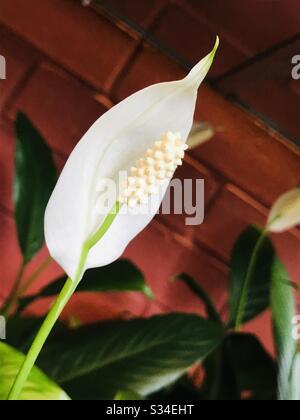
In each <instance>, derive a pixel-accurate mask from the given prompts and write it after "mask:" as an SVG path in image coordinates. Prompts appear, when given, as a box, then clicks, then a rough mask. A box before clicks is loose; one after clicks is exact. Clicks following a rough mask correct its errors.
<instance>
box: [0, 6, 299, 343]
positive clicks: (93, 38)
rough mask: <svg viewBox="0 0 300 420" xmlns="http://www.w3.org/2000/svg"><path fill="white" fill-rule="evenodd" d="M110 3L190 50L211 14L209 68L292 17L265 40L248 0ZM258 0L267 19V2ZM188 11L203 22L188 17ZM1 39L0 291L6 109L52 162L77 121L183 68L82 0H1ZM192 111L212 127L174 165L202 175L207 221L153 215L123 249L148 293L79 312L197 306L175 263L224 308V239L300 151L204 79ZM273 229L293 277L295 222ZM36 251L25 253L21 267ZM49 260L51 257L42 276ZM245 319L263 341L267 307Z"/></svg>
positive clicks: (78, 131) (291, 179)
mask: <svg viewBox="0 0 300 420" xmlns="http://www.w3.org/2000/svg"><path fill="white" fill-rule="evenodd" d="M110 3H111V4H112V5H114V6H116V7H118V8H119V9H120V10H122V12H123V13H126V14H129V15H130V16H132V17H133V18H134V19H138V20H139V22H140V23H141V24H142V25H145V26H148V25H151V28H152V30H153V32H154V33H155V34H156V35H157V36H159V37H160V38H161V39H164V40H165V42H166V43H168V44H171V45H173V47H174V48H176V49H177V50H178V51H180V52H181V53H182V54H184V55H185V56H186V57H187V58H188V59H189V60H190V61H191V62H193V61H195V60H196V59H198V58H199V57H200V56H201V55H203V54H204V53H205V52H207V51H208V50H209V48H210V47H211V44H212V42H213V39H214V37H215V34H216V32H219V31H218V27H219V26H220V27H221V28H222V31H221V32H222V33H221V35H224V40H223V42H222V46H221V49H220V55H219V58H218V60H217V62H216V65H215V67H214V69H213V71H212V74H213V75H215V76H216V75H220V74H222V73H223V72H224V71H227V70H228V69H230V68H232V67H233V66H235V65H236V64H238V63H240V62H241V61H243V60H244V59H245V58H247V57H249V56H250V55H251V54H253V53H255V52H259V50H260V49H262V48H264V47H268V46H270V45H271V44H272V43H273V42H276V41H277V40H278V39H279V38H280V39H281V38H282V37H285V36H288V35H290V34H293V32H294V31H295V26H296V23H298V22H296V23H295V22H294V20H297V18H296V17H295V16H294V17H293V21H292V24H291V25H290V26H289V27H288V28H286V27H284V28H283V27H281V26H280V25H279V29H280V30H279V29H278V31H277V32H276V33H275V34H273V36H274V37H275V38H276V39H274V38H273V37H272V30H271V28H269V29H268V31H267V32H268V36H266V37H265V45H261V44H260V42H258V40H257V39H256V37H255V31H254V36H250V35H249V34H250V32H251V34H252V33H253V31H252V29H251V28H252V26H253V22H252V20H251V11H249V10H248V9H247V7H246V6H245V4H246V2H243V7H241V6H240V5H241V3H242V2H240V1H239V2H238V1H232V2H231V3H232V6H231V7H232V9H231V8H229V9H228V10H227V9H226V14H225V15H222V16H220V15H215V14H214V10H213V8H212V7H211V4H212V3H211V2H210V1H204V2H201V5H203V8H202V9H201V13H200V12H199V10H200V9H199V8H198V6H199V2H198V1H192V0H191V1H185V2H184V1H182V2H180V1H177V2H170V5H169V2H164V1H162V0H155V1H148V0H147V1H143V2H138V3H139V7H132V5H133V4H136V2H135V1H130V0H125V1H121V0H111V2H110ZM166 3H168V4H167V7H165V6H166ZM213 3H214V4H215V5H217V4H218V3H222V2H219V1H215V2H213ZM248 3H249V2H247V4H248ZM255 3H259V2H258V0H255ZM261 3H262V5H264V6H262V5H261V7H262V11H261V13H262V15H263V18H264V19H266V17H265V14H266V13H267V12H266V11H265V7H266V4H267V2H261ZM279 3H282V1H278V2H276V4H275V2H274V7H275V9H276V19H277V20H276V22H277V25H278V24H279V23H280V19H281V15H280V9H278V10H277V8H279ZM292 3H293V2H291V4H292ZM241 12H243V13H244V14H246V15H247V14H248V15H249V19H248V21H247V24H248V25H249V31H248V32H247V33H248V35H249V38H248V39H246V40H245V39H244V42H243V43H241V40H240V39H239V36H238V34H239V33H238V32H236V31H238V30H239V27H238V26H234V28H232V27H231V26H230V22H231V19H232V16H235V19H237V16H238V13H241ZM232 13H235V15H232ZM220 18H222V22H220ZM195 19H196V20H197V22H198V21H201V23H202V25H203V26H199V25H196V24H195V23H194V21H195ZM268 25H270V22H269V21H268ZM174 26H176V28H177V29H176V31H175V30H174ZM201 28H202V29H201ZM203 28H205V31H203ZM281 32H282V33H281ZM202 34H205V36H202ZM0 39H1V44H0V54H2V55H4V56H5V57H6V58H7V73H8V78H7V80H6V81H0V83H1V96H0V118H1V119H0V133H1V135H0V144H1V145H0V150H1V159H0V232H1V235H0V249H1V253H0V266H1V294H2V295H5V294H6V293H7V292H8V290H9V287H10V286H11V282H12V279H13V278H14V276H15V274H16V271H17V269H18V263H19V261H20V252H19V250H18V246H17V243H16V239H15V228H14V223H13V209H12V203H11V181H12V171H13V163H12V162H13V149H14V135H13V129H12V127H13V121H14V118H15V115H16V112H17V111H18V110H22V111H24V112H26V113H27V114H28V116H29V117H30V118H31V119H32V120H33V121H34V123H35V124H36V125H37V127H38V128H39V129H40V131H41V132H42V133H43V134H44V136H45V137H46V138H47V140H48V141H49V143H50V145H51V147H52V148H53V151H54V153H55V158H56V161H57V164H58V166H59V167H61V166H62V165H63V162H64V161H65V159H66V157H67V156H68V154H69V152H70V151H71V150H72V148H73V147H74V145H75V144H76V142H77V141H78V140H79V139H80V137H81V135H82V134H83V133H84V132H85V130H86V129H87V128H88V127H89V126H90V125H91V123H92V122H93V121H94V120H95V119H96V118H97V117H99V116H100V115H101V114H102V113H103V112H105V111H106V110H107V109H108V108H109V107H110V106H111V105H112V104H113V103H115V102H117V101H119V100H121V99H123V98H124V97H126V96H127V95H129V94H130V93H132V92H134V91H136V90H137V89H140V88H143V87H145V86H147V85H149V84H152V83H155V82H159V81H165V80H172V79H176V78H178V77H181V76H182V75H183V74H184V72H183V70H182V69H181V68H180V67H179V66H178V65H177V64H176V63H175V62H173V61H172V60H170V59H169V58H167V57H166V56H165V55H163V54H162V53H161V52H159V51H157V50H156V49H154V48H152V47H149V46H148V45H147V44H146V43H144V42H143V40H142V39H140V38H139V37H138V36H136V34H131V33H130V32H128V31H126V30H125V29H124V27H123V26H120V25H117V24H114V23H112V22H111V21H110V20H108V19H107V18H105V17H103V16H99V15H98V14H96V13H95V12H94V11H93V10H91V9H89V8H82V7H81V6H80V4H79V2H77V1H75V0H43V1H42V2H41V1H39V0H27V1H24V0H14V1H13V2H12V1H11V0H1V13H0ZM196 118H197V119H198V120H199V121H208V122H210V123H212V124H213V125H214V126H215V127H216V135H215V136H214V138H213V140H212V141H211V142H209V143H207V144H206V145H204V146H202V147H200V148H198V149H196V150H193V151H192V152H191V153H190V154H189V156H188V157H187V160H186V163H185V165H184V167H183V168H182V169H181V170H180V173H179V176H181V177H184V176H188V177H189V178H191V177H193V178H199V177H200V178H203V177H204V179H205V181H206V220H205V223H204V224H203V225H202V226H200V227H189V228H186V227H184V224H183V220H182V218H181V217H178V216H176V217H175V216H170V217H162V216H159V217H157V218H156V220H155V221H154V222H153V223H152V224H151V225H150V226H149V227H148V228H147V229H146V230H145V231H144V232H143V233H142V234H141V235H140V236H139V237H138V238H136V240H135V241H134V242H133V243H132V244H131V245H130V246H129V248H128V250H127V251H126V256H127V257H130V258H132V259H133V260H134V261H135V262H136V263H137V264H138V265H139V266H140V267H141V268H142V269H143V270H144V271H145V273H146V275H147V278H148V279H149V282H150V284H151V286H152V287H153V289H154V291H155V292H156V294H157V301H156V302H149V301H147V300H146V299H145V298H144V297H142V296H140V295H138V294H135V293H128V294H120V295H119V294H116V295H111V294H105V295H102V296H98V297H97V298H93V299H90V298H87V297H79V298H76V299H74V301H73V302H72V303H71V305H70V306H69V309H68V313H73V312H75V311H76V313H77V315H78V316H79V317H81V318H82V319H84V320H91V319H95V318H103V317H106V318H110V317H113V316H119V315H120V313H121V314H122V315H124V314H128V316H132V315H150V314H153V313H159V312H162V311H168V310H171V309H172V310H182V311H196V312H201V311H202V308H201V306H199V303H198V301H197V300H196V299H195V298H194V296H193V295H192V294H191V293H190V292H189V291H188V290H187V289H186V288H185V287H184V286H183V285H179V284H177V285H174V284H171V283H170V282H169V281H168V280H169V278H170V276H171V275H172V274H174V273H176V272H180V271H186V272H188V273H190V274H191V275H193V276H194V277H195V278H196V279H198V280H199V282H201V284H203V285H204V286H205V287H206V288H207V289H208V290H209V291H210V293H211V294H212V296H213V297H214V298H215V301H216V303H217V305H218V307H219V308H220V309H222V308H223V309H224V308H225V304H226V285H227V281H228V266H227V264H228V258H229V252H230V249H231V247H232V245H233V243H234V241H235V239H236V238H237V236H238V235H239V233H240V232H241V231H242V230H243V229H244V227H245V226H246V225H247V224H248V223H253V222H256V223H264V221H265V219H266V216H267V213H268V207H269V206H270V205H271V204H272V202H273V201H274V200H275V199H276V197H277V196H278V195H279V194H281V193H283V192H284V191H286V190H288V189H290V188H293V187H295V186H299V182H300V159H299V156H300V152H299V150H298V149H296V147H294V146H292V145H291V144H290V143H289V142H287V141H286V140H285V139H284V138H282V137H281V136H279V135H278V134H276V133H275V132H273V131H272V130H270V129H269V128H268V127H267V126H265V125H264V124H263V123H262V122H260V121H259V120H256V119H254V118H253V117H251V116H249V115H247V114H246V113H245V112H244V111H243V110H242V109H240V108H238V107H237V106H235V105H233V104H231V103H229V102H228V101H226V100H225V99H224V98H222V97H221V96H220V95H218V94H217V93H215V92H214V91H212V90H211V89H210V88H208V87H207V86H204V87H203V88H202V89H201V92H200V95H199V104H198V106H197V112H196ZM274 239H275V242H276V245H277V247H278V251H279V254H280V256H281V257H282V259H283V260H284V262H285V263H286V264H287V267H288V269H289V271H290V273H291V275H292V276H293V278H294V279H295V280H297V279H299V273H300V231H299V230H297V229H294V230H293V231H292V232H289V233H286V234H283V235H280V236H277V237H276V238H274ZM45 253H46V250H44V251H43V254H45ZM42 257H43V255H40V256H39V259H40V260H41V259H42ZM37 263H38V262H37V261H35V262H33V263H32V264H31V267H30V268H29V271H30V270H32V269H33V268H34V266H36V265H37ZM58 272H59V269H58V268H57V267H55V266H54V265H53V266H52V267H51V268H49V269H48V271H47V272H46V273H45V275H44V276H43V279H42V283H45V282H47V281H49V279H51V278H53V276H54V275H56V274H57V273H58ZM36 287H38V286H36ZM36 310H39V305H37V307H36ZM249 328H251V329H252V330H253V329H254V330H255V331H256V332H258V333H260V334H262V335H263V336H264V339H265V341H266V342H268V338H269V335H270V329H269V327H268V323H267V318H266V317H265V316H264V317H263V318H262V319H261V320H259V321H258V322H255V323H254V325H252V326H250V327H249Z"/></svg>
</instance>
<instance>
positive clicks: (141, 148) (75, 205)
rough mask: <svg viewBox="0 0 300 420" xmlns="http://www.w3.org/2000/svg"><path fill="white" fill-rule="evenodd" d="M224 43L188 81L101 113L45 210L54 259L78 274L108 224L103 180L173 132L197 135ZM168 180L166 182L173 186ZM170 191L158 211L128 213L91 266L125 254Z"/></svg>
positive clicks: (156, 200)
mask: <svg viewBox="0 0 300 420" xmlns="http://www.w3.org/2000/svg"><path fill="white" fill-rule="evenodd" d="M218 45H219V39H218V38H217V41H216V44H215V47H214V49H213V50H212V52H211V53H210V54H209V55H207V56H206V57H205V58H204V59H203V60H201V61H200V62H199V63H198V64H197V65H196V66H195V67H194V68H193V69H192V71H191V72H190V73H189V75H188V76H187V77H186V78H184V79H183V80H180V81H175V82H168V83H160V84H157V85H153V86H150V87H148V88H146V89H143V90H141V91H139V92H137V93H135V94H134V95H132V96H130V97H128V98H127V99H125V100H124V101H122V102H121V103H119V104H118V105H116V106H115V107H113V108H112V109H110V110H109V111H108V112H106V113H105V114H104V115H103V116H102V117H101V118H99V119H98V120H97V121H96V122H95V123H94V124H93V126H92V127H91V128H90V129H89V130H88V132H87V133H86V134H85V135H84V136H83V138H82V139H81V140H80V142H79V143H78V144H77V146H76V147H75V149H74V150H73V152H72V153H71V155H70V157H69V159H68V161H67V163H66V165H65V167H64V169H63V171H62V173H61V176H60V178H59V180H58V182H57V185H56V187H55V189H54V191H53V194H52V196H51V198H50V200H49V203H48V206H47V209H46V213H45V238H46V243H47V246H48V249H49V252H50V255H51V256H52V258H53V259H54V260H55V261H57V262H58V264H60V266H61V267H62V268H63V269H64V270H65V272H66V273H67V274H68V275H69V276H70V277H71V278H74V276H75V273H76V271H77V268H78V263H79V259H80V254H81V251H82V247H83V244H84V242H85V241H86V240H87V239H89V238H90V237H91V236H92V235H93V234H94V233H95V232H96V230H97V229H98V228H99V227H100V225H101V224H102V222H103V220H104V218H105V215H103V214H102V215H101V214H99V213H98V212H97V211H95V209H96V207H97V200H98V199H99V191H97V185H99V182H101V180H103V179H107V178H109V179H112V180H114V181H116V182H117V181H118V176H119V172H120V171H127V170H129V168H130V167H131V166H132V165H133V164H134V162H136V161H137V160H138V159H139V158H140V157H142V156H143V155H144V154H145V151H146V150H147V149H149V148H151V147H153V144H154V143H155V141H156V140H159V139H160V137H161V136H162V134H163V133H165V132H168V131H170V132H174V133H176V132H180V134H181V138H182V140H183V141H184V142H186V140H187V138H188V135H189V133H190V130H191V127H192V124H193V118H194V112H195V104H196V99H197V92H198V88H199V86H200V84H201V83H202V81H203V79H204V78H205V76H206V74H207V73H208V71H209V69H210V67H211V65H212V62H213V59H214V56H215V53H216V50H217V48H218ZM167 187H168V180H166V182H165V185H164V186H163V187H162V189H163V191H164V192H165V191H166V190H167ZM161 200H162V196H161V195H157V196H152V197H151V200H150V201H151V203H150V204H151V212H145V211H142V210H144V209H142V207H143V206H142V205H141V206H140V207H141V212H140V214H137V212H136V211H135V212H133V213H131V212H126V214H123V213H122V212H121V213H120V214H119V215H118V216H117V217H116V219H115V220H114V222H113V224H112V226H111V227H110V229H109V231H108V232H107V233H106V234H105V236H104V237H103V238H102V239H101V240H100V241H99V242H98V244H97V245H95V246H94V248H92V249H91V251H90V253H89V256H88V259H87V261H86V265H85V270H86V269H88V268H94V267H100V266H104V265H107V264H110V263H111V262H113V261H115V260H116V259H117V258H119V257H120V256H121V255H122V253H123V251H124V250H125V248H126V246H127V245H128V244H129V242H130V241H131V240H132V239H133V238H134V237H135V236H136V235H137V234H139V233H140V232H141V231H142V230H143V229H144V228H145V227H146V226H147V225H148V224H149V222H150V221H151V220H152V219H153V217H154V216H155V213H156V212H157V211H158V209H159V207H160V204H161Z"/></svg>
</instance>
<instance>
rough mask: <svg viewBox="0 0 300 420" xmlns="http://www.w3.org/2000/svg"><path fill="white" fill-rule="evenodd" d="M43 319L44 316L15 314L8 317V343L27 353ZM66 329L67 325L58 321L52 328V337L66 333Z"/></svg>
mask: <svg viewBox="0 0 300 420" xmlns="http://www.w3.org/2000/svg"><path fill="white" fill-rule="evenodd" d="M43 321H44V318H38V317H19V316H13V317H10V318H8V319H7V324H6V330H7V337H6V342H7V344H9V345H11V346H13V347H15V348H16V349H18V350H20V351H21V352H23V353H27V352H28V350H29V348H30V346H31V344H32V342H33V340H34V338H35V336H36V334H37V333H38V331H39V329H40V327H41V326H42V323H43ZM66 330H67V327H66V326H65V325H64V324H63V323H62V322H61V321H58V322H57V323H56V324H55V327H54V328H53V330H52V333H51V337H53V336H56V335H58V334H61V333H64V332H65V331H66ZM50 340H51V338H50Z"/></svg>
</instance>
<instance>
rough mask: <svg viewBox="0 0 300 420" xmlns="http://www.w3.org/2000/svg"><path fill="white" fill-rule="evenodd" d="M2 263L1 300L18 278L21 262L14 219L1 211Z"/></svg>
mask: <svg viewBox="0 0 300 420" xmlns="http://www.w3.org/2000/svg"><path fill="white" fill-rule="evenodd" d="M0 232H1V235H0V249H1V253H0V265H1V296H0V301H1V300H2V301H3V297H4V296H6V295H7V294H8V293H9V291H10V289H11V287H12V284H13V280H14V279H15V278H16V276H17V273H18V270H19V267H20V264H21V253H20V251H19V247H18V243H17V239H16V229H15V224H14V221H13V219H12V218H11V217H10V216H8V215H6V214H4V213H2V212H1V211H0Z"/></svg>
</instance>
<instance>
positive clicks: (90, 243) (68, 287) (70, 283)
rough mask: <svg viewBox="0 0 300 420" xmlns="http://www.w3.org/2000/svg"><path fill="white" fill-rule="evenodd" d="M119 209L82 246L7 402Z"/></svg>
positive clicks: (15, 397) (16, 391) (14, 395)
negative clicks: (74, 269) (75, 268)
mask: <svg viewBox="0 0 300 420" xmlns="http://www.w3.org/2000/svg"><path fill="white" fill-rule="evenodd" d="M120 209H121V204H120V203H119V202H116V204H115V205H114V207H113V208H112V210H111V211H110V213H109V214H108V215H107V217H106V219H105V220H104V222H103V224H102V225H101V226H100V228H99V229H98V231H97V232H96V233H95V235H94V236H93V237H92V238H90V239H89V240H87V241H86V242H85V244H84V245H83V248H82V252H81V256H80V261H79V265H78V268H77V272H76V275H75V278H74V279H73V280H71V279H70V278H68V279H67V281H66V283H65V286H64V287H63V289H62V291H61V293H60V295H59V296H58V298H57V300H56V301H55V303H54V305H53V306H52V308H51V310H50V311H49V313H48V315H47V317H46V319H45V321H44V323H43V325H42V327H41V329H40V331H39V332H38V334H37V336H36V337H35V340H34V342H33V344H32V346H31V348H30V350H29V352H28V354H27V356H26V359H25V361H24V363H23V365H22V366H21V369H20V371H19V373H18V375H17V377H16V379H15V382H14V384H13V387H12V389H11V391H10V394H9V396H8V400H18V399H19V397H20V394H21V392H22V389H23V387H24V385H25V382H26V381H27V379H28V376H29V375H30V372H31V369H32V368H33V366H34V364H35V362H36V360H37V358H38V356H39V354H40V352H41V350H42V348H43V346H44V344H45V342H46V340H47V338H48V337H49V335H50V333H51V331H52V329H53V327H54V325H55V323H56V321H57V320H58V318H59V316H60V315H61V313H62V311H63V310H64V308H65V306H66V305H67V303H68V302H69V300H70V299H71V297H72V295H73V293H74V292H75V290H76V288H77V286H78V284H79V283H80V281H81V278H82V274H83V272H84V266H85V263H86V260H87V257H88V255H89V252H90V250H91V248H93V247H94V246H95V245H96V244H97V243H98V242H99V240H100V239H101V238H102V237H103V236H104V235H105V233H106V232H107V231H108V229H109V228H110V226H111V225H112V223H113V221H114V220H115V218H116V216H117V214H118V213H119V211H120Z"/></svg>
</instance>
